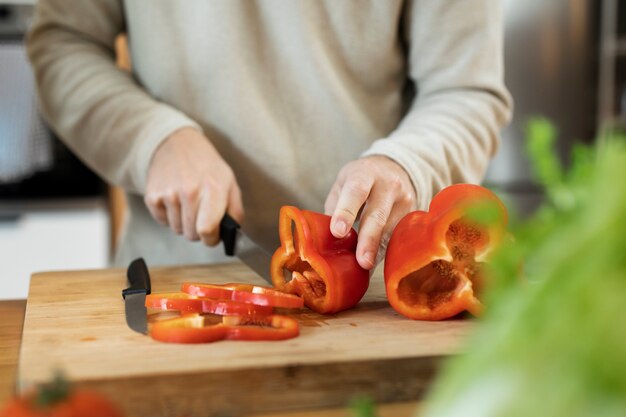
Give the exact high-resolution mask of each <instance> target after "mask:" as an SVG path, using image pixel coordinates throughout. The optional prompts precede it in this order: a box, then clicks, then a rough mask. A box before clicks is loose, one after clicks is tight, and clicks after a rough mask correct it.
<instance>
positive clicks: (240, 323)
mask: <svg viewBox="0 0 626 417" xmlns="http://www.w3.org/2000/svg"><path fill="white" fill-rule="evenodd" d="M210 319H211V317H209V316H204V315H201V314H187V315H183V316H181V317H177V318H174V319H168V320H161V321H157V322H155V323H152V324H151V325H150V328H149V332H150V336H151V337H152V338H153V339H155V340H158V341H160V342H167V343H208V342H215V341H218V340H284V339H291V338H293V337H296V336H298V334H299V332H300V331H299V327H298V322H297V321H296V320H295V319H293V318H291V317H287V316H281V315H277V314H274V315H269V316H256V315H242V316H224V317H222V321H221V322H219V323H211V322H210Z"/></svg>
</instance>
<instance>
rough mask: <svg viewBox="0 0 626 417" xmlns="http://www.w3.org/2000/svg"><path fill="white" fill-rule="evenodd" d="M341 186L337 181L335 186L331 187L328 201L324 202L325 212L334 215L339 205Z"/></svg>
mask: <svg viewBox="0 0 626 417" xmlns="http://www.w3.org/2000/svg"><path fill="white" fill-rule="evenodd" d="M340 189H341V187H340V186H339V183H338V182H335V183H334V184H333V186H332V187H331V188H330V192H329V193H328V197H326V202H325V203H324V214H327V215H329V216H330V215H332V214H333V212H334V211H335V207H337V201H338V200H339V190H340Z"/></svg>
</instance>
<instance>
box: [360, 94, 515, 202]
mask: <svg viewBox="0 0 626 417" xmlns="http://www.w3.org/2000/svg"><path fill="white" fill-rule="evenodd" d="M509 115H510V108H509V104H508V103H507V102H506V101H503V100H500V99H498V98H497V97H495V96H493V95H491V94H489V93H488V92H482V91H469V90H465V91H464V90H460V91H448V92H442V93H439V94H436V95H433V96H431V97H428V98H426V99H422V100H418V101H416V102H415V103H414V106H413V108H412V109H411V111H410V112H409V113H408V114H407V115H406V116H405V118H404V119H403V121H402V123H401V125H400V126H399V127H398V129H396V130H395V131H394V132H393V133H392V134H391V135H389V136H388V137H387V138H385V139H381V140H378V141H376V142H375V143H374V144H373V145H372V146H371V147H370V149H368V150H367V152H366V153H365V155H376V154H380V155H385V156H387V157H389V158H391V159H393V160H394V161H396V162H397V163H398V164H400V165H401V166H402V167H403V168H404V169H405V170H406V171H407V172H408V173H409V176H410V177H411V181H412V182H413V185H414V187H415V189H416V192H417V206H418V207H419V208H420V209H425V208H427V207H428V204H429V202H430V200H431V199H432V197H433V196H434V195H435V194H436V193H437V192H438V191H439V190H441V189H442V188H444V187H446V186H448V185H450V184H453V183H460V182H468V183H480V182H481V181H482V179H483V177H484V174H485V172H486V170H487V166H488V164H489V161H490V159H491V157H492V156H493V155H494V154H495V152H496V150H497V148H498V144H499V131H500V129H501V128H502V126H504V125H505V124H506V122H507V121H508V118H509V117H510V116H509Z"/></svg>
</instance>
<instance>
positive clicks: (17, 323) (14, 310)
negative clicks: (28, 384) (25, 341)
mask: <svg viewBox="0 0 626 417" xmlns="http://www.w3.org/2000/svg"><path fill="white" fill-rule="evenodd" d="M25 308H26V301H25V300H10V301H0V317H1V319H0V405H1V404H4V403H5V402H6V401H7V400H8V399H9V398H11V397H12V396H13V395H14V394H15V375H16V372H17V355H18V351H19V348H20V339H21V335H22V325H23V323H24V310H25Z"/></svg>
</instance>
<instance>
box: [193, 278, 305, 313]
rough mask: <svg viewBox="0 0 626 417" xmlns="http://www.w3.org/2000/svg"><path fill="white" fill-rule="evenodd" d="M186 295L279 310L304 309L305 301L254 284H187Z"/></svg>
mask: <svg viewBox="0 0 626 417" xmlns="http://www.w3.org/2000/svg"><path fill="white" fill-rule="evenodd" d="M181 289H182V291H183V292H184V293H187V294H190V295H194V296H199V297H208V298H222V299H230V300H233V301H239V302H242V303H251V304H256V305H259V306H268V307H278V308H302V307H304V300H302V298H301V297H298V296H296V295H293V294H288V293H286V292H283V291H278V290H276V289H274V288H269V287H263V286H261V285H252V284H238V283H229V284H200V283H192V282H185V283H183V285H182V287H181Z"/></svg>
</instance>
